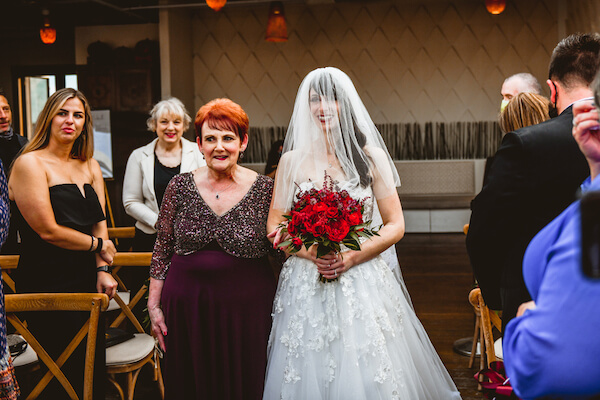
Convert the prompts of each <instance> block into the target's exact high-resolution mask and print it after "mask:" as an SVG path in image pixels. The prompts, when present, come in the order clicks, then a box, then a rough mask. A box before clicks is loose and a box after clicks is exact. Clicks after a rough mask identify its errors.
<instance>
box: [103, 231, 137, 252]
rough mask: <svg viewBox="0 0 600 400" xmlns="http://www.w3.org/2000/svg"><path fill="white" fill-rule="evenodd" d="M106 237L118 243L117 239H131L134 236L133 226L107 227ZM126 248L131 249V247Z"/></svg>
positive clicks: (116, 244)
mask: <svg viewBox="0 0 600 400" xmlns="http://www.w3.org/2000/svg"><path fill="white" fill-rule="evenodd" d="M108 237H109V238H110V239H111V240H113V241H114V242H115V246H118V245H119V239H133V238H134V237H135V226H119V227H113V228H108ZM127 250H131V247H130V248H129V249H127Z"/></svg>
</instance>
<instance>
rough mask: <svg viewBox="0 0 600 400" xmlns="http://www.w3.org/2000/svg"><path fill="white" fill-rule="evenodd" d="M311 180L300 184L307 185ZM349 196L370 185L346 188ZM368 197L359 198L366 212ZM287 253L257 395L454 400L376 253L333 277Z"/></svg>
mask: <svg viewBox="0 0 600 400" xmlns="http://www.w3.org/2000/svg"><path fill="white" fill-rule="evenodd" d="M311 185H313V184H312V183H310V182H308V183H302V184H300V189H302V190H306V189H310V188H311ZM346 190H348V192H349V193H350V195H351V196H352V197H354V198H356V199H358V198H365V197H371V196H372V192H371V190H370V188H367V189H364V188H355V189H353V190H349V189H348V188H346ZM372 211H373V200H367V201H366V202H365V214H366V218H367V219H370V216H371V213H372ZM318 278H319V273H318V271H317V268H316V266H315V264H313V263H312V262H311V261H309V260H306V259H303V258H300V257H297V256H291V257H289V258H288V260H287V261H286V262H285V264H284V266H283V269H282V271H281V274H280V276H279V287H278V289H277V293H276V295H275V300H274V303H273V328H272V330H271V336H270V338H269V345H268V353H269V365H268V368H267V376H266V381H265V396H264V399H265V400H273V399H285V400H288V399H313V398H314V399H327V398H341V399H345V398H352V399H365V400H366V399H368V400H383V399H385V400H388V399H398V400H399V399H411V400H413V399H414V400H426V399H427V400H439V399H444V400H457V399H460V394H459V393H458V391H456V387H455V386H454V384H453V383H452V380H451V378H450V376H449V375H448V373H447V371H446V370H445V368H444V366H443V364H442V363H441V361H440V360H439V357H438V356H437V354H436V353H435V349H434V348H433V346H432V345H431V343H430V342H429V340H428V338H427V334H426V333H425V331H424V330H423V328H422V326H421V324H420V322H419V321H418V319H417V317H416V315H415V314H414V311H413V310H412V307H411V305H410V303H409V301H408V300H407V298H406V297H405V296H404V292H403V289H402V287H401V286H400V285H399V284H398V281H397V280H396V278H395V277H394V275H393V272H392V271H391V270H390V268H389V266H388V265H387V264H386V262H385V261H384V260H383V259H382V257H381V256H377V257H375V258H374V259H372V260H369V261H367V262H365V263H362V264H360V265H355V266H353V267H352V268H350V270H348V271H347V272H345V273H344V274H342V275H341V276H340V277H339V279H338V280H337V281H335V282H330V283H321V282H320V281H319V279H318Z"/></svg>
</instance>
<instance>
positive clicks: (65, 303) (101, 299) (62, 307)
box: [5, 293, 108, 400]
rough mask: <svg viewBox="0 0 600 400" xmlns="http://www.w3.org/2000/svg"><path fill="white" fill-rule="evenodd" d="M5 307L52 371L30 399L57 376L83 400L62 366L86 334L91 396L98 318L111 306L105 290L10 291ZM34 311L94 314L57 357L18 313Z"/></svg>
mask: <svg viewBox="0 0 600 400" xmlns="http://www.w3.org/2000/svg"><path fill="white" fill-rule="evenodd" d="M5 307H6V319H7V321H8V322H9V323H10V324H11V325H12V326H13V327H14V328H15V329H16V331H17V332H18V333H19V334H20V335H21V336H23V338H24V339H25V340H26V341H27V343H28V346H30V347H31V348H32V349H33V350H34V351H35V352H36V353H37V356H38V358H39V360H40V361H41V362H42V363H44V364H45V365H46V366H47V367H48V371H47V372H46V374H45V375H44V376H43V377H42V378H41V380H40V381H39V382H38V383H37V385H36V386H35V387H34V388H33V390H32V391H31V392H30V393H29V396H28V397H27V400H29V399H36V398H37V397H38V396H39V395H40V393H41V392H42V391H43V390H44V389H45V388H46V386H47V385H48V383H50V381H51V380H52V379H54V378H56V379H57V380H58V381H59V382H60V384H61V385H62V387H63V388H64V389H65V391H66V393H67V395H68V398H70V399H73V400H79V397H78V396H77V394H76V393H75V390H74V389H73V386H72V385H71V382H69V380H68V379H67V377H66V376H65V375H64V373H63V372H62V371H61V367H62V366H63V365H64V363H65V362H66V361H67V360H68V359H69V357H70V356H71V355H72V354H73V352H74V350H75V349H76V348H77V346H78V345H79V343H81V341H82V340H83V339H84V338H85V337H86V336H87V339H88V340H87V345H86V353H85V370H84V386H83V399H84V400H91V399H92V392H93V390H92V389H93V377H94V358H95V349H96V337H97V334H98V320H99V317H100V312H101V311H104V310H106V308H107V307H108V296H107V295H106V294H103V293H27V294H7V295H6V296H5ZM32 311H87V312H89V313H90V317H89V319H88V320H87V321H86V322H85V323H84V324H83V326H82V327H81V329H80V330H79V331H78V332H77V334H76V335H75V336H74V337H73V339H72V340H71V342H70V343H69V344H68V346H67V347H66V348H65V350H64V351H63V352H62V354H61V355H60V356H59V357H58V358H57V359H56V360H53V359H52V358H51V357H50V355H49V354H48V352H47V351H46V350H45V349H44V348H43V346H42V345H41V344H40V343H39V342H38V340H37V339H36V338H35V336H34V335H33V334H32V333H31V332H30V331H29V329H28V328H27V326H26V324H25V323H24V322H23V321H22V320H21V319H20V318H19V316H17V313H27V312H32ZM49 329H50V327H49Z"/></svg>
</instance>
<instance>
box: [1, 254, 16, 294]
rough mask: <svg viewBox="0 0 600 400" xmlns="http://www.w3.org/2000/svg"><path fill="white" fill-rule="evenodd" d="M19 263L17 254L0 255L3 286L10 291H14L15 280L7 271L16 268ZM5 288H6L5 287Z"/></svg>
mask: <svg viewBox="0 0 600 400" xmlns="http://www.w3.org/2000/svg"><path fill="white" fill-rule="evenodd" d="M18 265H19V255H0V268H1V269H2V280H3V281H4V284H5V285H4V286H5V287H8V288H9V289H10V290H11V291H12V293H16V292H17V290H16V286H15V281H14V280H13V279H12V277H11V276H10V272H9V271H13V270H15V269H17V266H18ZM5 290H6V289H5Z"/></svg>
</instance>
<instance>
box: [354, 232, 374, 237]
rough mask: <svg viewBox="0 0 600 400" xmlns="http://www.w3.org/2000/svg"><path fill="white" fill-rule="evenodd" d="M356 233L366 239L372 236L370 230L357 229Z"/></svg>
mask: <svg viewBox="0 0 600 400" xmlns="http://www.w3.org/2000/svg"><path fill="white" fill-rule="evenodd" d="M356 234H357V235H358V236H360V237H364V238H367V239H370V238H371V237H373V233H371V232H370V231H357V232H356Z"/></svg>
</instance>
